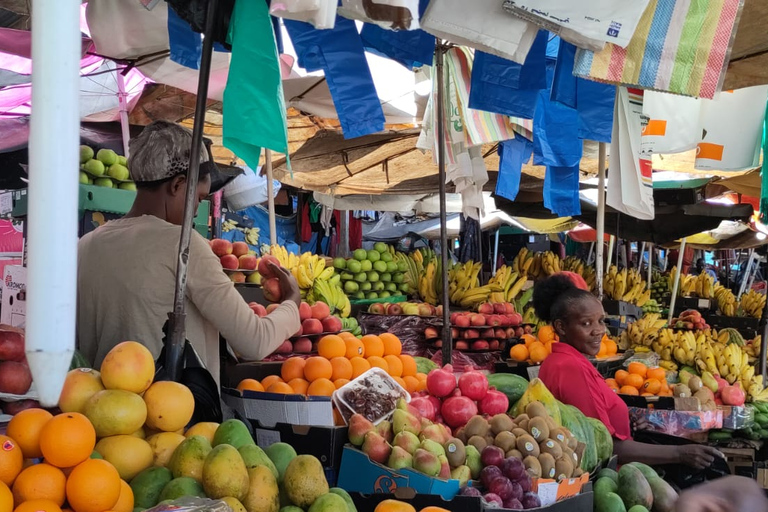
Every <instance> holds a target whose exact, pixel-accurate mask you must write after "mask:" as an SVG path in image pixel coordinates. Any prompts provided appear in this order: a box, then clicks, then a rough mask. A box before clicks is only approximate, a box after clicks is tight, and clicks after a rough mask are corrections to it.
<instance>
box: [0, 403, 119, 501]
mask: <svg viewBox="0 0 768 512" xmlns="http://www.w3.org/2000/svg"><path fill="white" fill-rule="evenodd" d="M7 434H8V435H7V436H0V510H2V511H9V510H15V511H16V512H61V511H62V510H67V509H69V510H72V511H73V512H104V511H107V510H109V511H113V512H132V510H133V505H134V503H133V492H132V491H131V488H130V486H129V485H128V484H127V483H126V482H125V481H124V480H121V479H120V474H119V473H118V471H117V469H115V467H114V466H113V465H112V464H110V463H109V462H107V461H105V460H101V459H92V458H91V456H92V454H93V452H94V447H95V445H96V432H95V430H94V428H93V425H91V422H90V421H88V418H86V417H85V416H84V415H82V414H80V413H77V412H67V413H62V414H59V415H57V416H52V415H51V414H50V413H49V412H47V411H45V410H43V409H27V410H25V411H22V412H20V413H18V414H16V415H15V416H14V417H13V418H12V419H11V421H10V423H9V424H8V428H7ZM41 457H42V458H43V462H40V463H37V464H35V463H34V461H33V459H38V458H41ZM94 490H97V491H94Z"/></svg>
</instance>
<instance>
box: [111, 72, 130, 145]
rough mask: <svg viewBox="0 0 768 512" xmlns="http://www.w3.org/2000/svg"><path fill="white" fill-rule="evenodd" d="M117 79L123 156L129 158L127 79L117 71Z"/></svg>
mask: <svg viewBox="0 0 768 512" xmlns="http://www.w3.org/2000/svg"><path fill="white" fill-rule="evenodd" d="M115 75H116V78H117V103H118V105H119V107H120V129H121V130H122V133H123V154H124V155H125V158H128V143H129V142H130V140H131V130H130V126H131V125H130V123H129V122H128V94H126V92H125V77H124V76H123V73H122V72H120V71H119V70H115Z"/></svg>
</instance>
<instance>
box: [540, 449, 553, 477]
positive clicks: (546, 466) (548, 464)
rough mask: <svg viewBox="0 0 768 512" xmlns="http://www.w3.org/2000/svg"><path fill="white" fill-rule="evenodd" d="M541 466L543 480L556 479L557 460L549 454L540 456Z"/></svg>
mask: <svg viewBox="0 0 768 512" xmlns="http://www.w3.org/2000/svg"><path fill="white" fill-rule="evenodd" d="M539 464H541V477H542V478H555V458H554V457H553V456H552V455H550V454H548V453H542V454H541V455H539Z"/></svg>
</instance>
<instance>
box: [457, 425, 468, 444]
mask: <svg viewBox="0 0 768 512" xmlns="http://www.w3.org/2000/svg"><path fill="white" fill-rule="evenodd" d="M456 439H458V440H459V441H461V442H462V443H464V444H467V433H466V432H465V431H464V427H461V428H460V429H459V430H457V431H456Z"/></svg>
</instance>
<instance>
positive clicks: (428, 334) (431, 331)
mask: <svg viewBox="0 0 768 512" xmlns="http://www.w3.org/2000/svg"><path fill="white" fill-rule="evenodd" d="M424 337H425V338H427V339H428V340H434V339H436V338H439V337H440V333H439V332H438V331H437V329H435V328H434V327H427V328H426V329H424Z"/></svg>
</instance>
